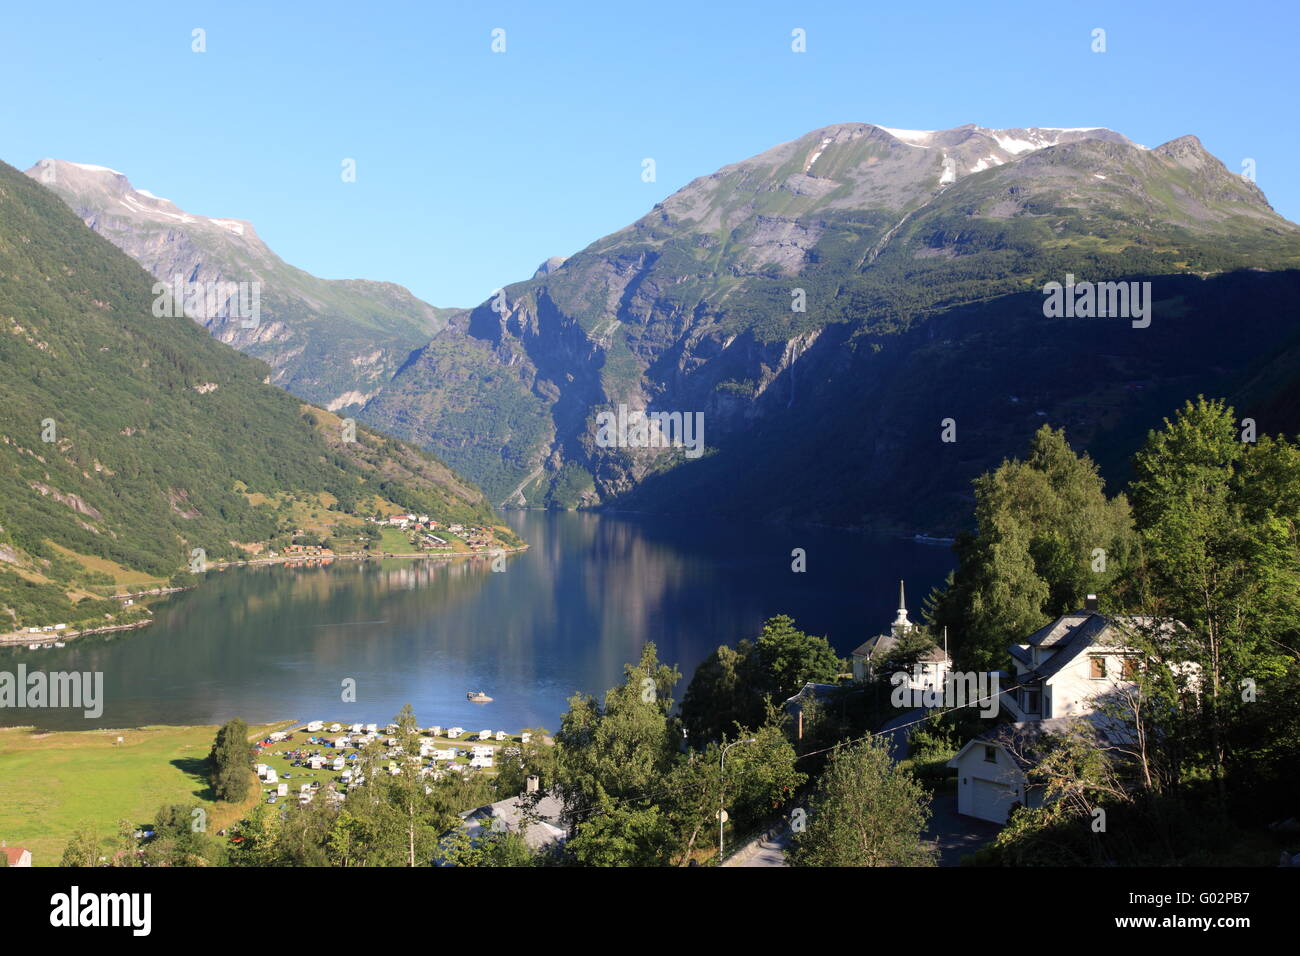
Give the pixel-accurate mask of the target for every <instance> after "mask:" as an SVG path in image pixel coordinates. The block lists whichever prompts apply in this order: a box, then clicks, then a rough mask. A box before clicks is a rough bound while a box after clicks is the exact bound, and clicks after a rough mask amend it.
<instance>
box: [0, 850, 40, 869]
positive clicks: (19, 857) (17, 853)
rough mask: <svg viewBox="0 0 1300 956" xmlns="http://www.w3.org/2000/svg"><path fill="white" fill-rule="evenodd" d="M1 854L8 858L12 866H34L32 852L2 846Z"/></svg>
mask: <svg viewBox="0 0 1300 956" xmlns="http://www.w3.org/2000/svg"><path fill="white" fill-rule="evenodd" d="M0 853H3V854H4V855H5V856H6V857H8V859H9V865H10V866H31V865H32V851H31V850H24V849H23V848H22V847H20V846H0Z"/></svg>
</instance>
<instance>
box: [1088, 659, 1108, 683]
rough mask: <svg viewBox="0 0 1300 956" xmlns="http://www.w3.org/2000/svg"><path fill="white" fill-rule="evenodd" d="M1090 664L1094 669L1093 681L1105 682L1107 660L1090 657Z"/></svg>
mask: <svg viewBox="0 0 1300 956" xmlns="http://www.w3.org/2000/svg"><path fill="white" fill-rule="evenodd" d="M1088 663H1089V665H1090V666H1091V668H1092V675H1091V676H1092V679H1093V680H1104V679H1105V678H1106V658H1104V657H1090V658H1088Z"/></svg>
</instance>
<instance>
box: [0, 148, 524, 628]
mask: <svg viewBox="0 0 1300 956" xmlns="http://www.w3.org/2000/svg"><path fill="white" fill-rule="evenodd" d="M153 285H154V283H153V280H152V279H151V278H150V276H149V275H148V274H147V273H146V272H144V271H143V270H142V269H141V268H140V266H139V265H138V264H137V263H136V262H134V261H132V260H131V259H130V258H129V257H128V256H126V255H125V254H123V253H122V252H121V251H120V250H119V249H117V248H115V247H114V246H113V245H112V244H111V243H109V242H108V241H106V240H105V239H104V238H103V237H101V236H99V235H96V234H95V233H94V232H92V231H91V230H89V229H87V228H86V227H85V225H84V224H83V223H82V222H81V221H80V220H79V219H78V218H77V217H76V216H75V215H73V213H72V212H70V211H69V209H68V208H67V206H65V205H64V204H63V203H62V202H60V201H59V200H58V199H57V198H56V197H55V196H54V195H53V194H52V193H51V192H49V191H48V190H46V189H44V188H42V187H41V186H40V185H38V184H37V183H36V182H34V181H32V180H31V179H29V178H27V177H25V176H23V175H22V174H21V173H20V172H19V171H18V170H16V169H14V168H13V167H10V166H7V165H5V164H3V163H0V407H2V408H3V409H4V417H3V420H2V421H0V615H3V616H0V631H7V630H10V629H11V627H12V626H13V625H21V624H24V623H29V622H34V623H39V624H46V623H51V622H53V621H65V622H66V621H75V620H77V619H78V618H77V614H78V613H82V612H84V611H85V607H84V606H81V605H80V602H82V601H89V602H90V604H89V605H87V606H88V607H90V608H91V609H92V610H93V611H94V614H93V617H95V618H100V619H102V618H103V616H104V615H105V614H107V615H109V616H112V615H113V614H114V613H115V612H116V611H118V610H120V606H119V605H118V604H117V602H114V601H103V600H97V599H100V598H103V597H104V596H105V595H106V594H109V593H111V592H113V591H116V590H121V589H122V588H124V587H125V588H127V589H129V588H130V587H131V586H133V585H140V586H156V585H157V584H159V583H160V582H165V581H166V580H167V579H168V578H169V577H170V576H172V575H173V574H175V573H176V572H179V571H182V570H183V569H185V568H187V567H193V565H192V564H191V562H192V560H193V559H194V557H195V553H196V551H197V552H198V553H199V554H200V555H201V557H200V559H199V564H200V566H205V565H206V563H207V562H209V561H221V560H239V559H247V558H250V557H252V556H255V555H264V554H265V553H266V550H267V547H268V542H270V541H272V540H273V539H285V540H287V539H288V538H290V537H293V536H295V534H296V533H303V532H304V531H307V532H311V534H312V535H313V536H316V535H319V536H325V535H342V536H344V537H348V536H353V535H361V534H363V533H364V532H365V531H366V530H367V529H366V528H365V517H367V516H370V515H373V514H374V513H375V512H381V513H382V512H388V513H391V512H392V511H394V510H399V509H400V510H407V511H418V512H427V513H428V514H430V515H437V516H439V517H440V518H441V519H442V520H455V521H461V522H465V523H471V524H474V525H488V526H492V525H495V524H496V521H495V519H494V517H493V514H492V511H491V508H490V506H489V504H488V501H487V499H486V498H485V497H484V495H483V493H482V491H480V490H479V489H478V488H476V487H475V486H474V485H473V484H472V483H470V482H468V481H465V480H464V479H463V478H461V477H460V476H459V475H457V474H455V473H454V472H453V471H452V470H451V469H449V468H448V467H447V466H446V465H445V464H443V463H442V462H441V461H439V460H438V459H437V458H435V457H434V456H433V455H431V454H430V453H428V452H427V451H424V450H422V449H419V448H417V447H415V446H413V445H409V444H407V443H404V442H401V441H399V440H396V439H393V438H390V437H388V436H386V435H382V434H380V433H378V432H375V431H372V430H370V429H368V428H365V427H364V426H362V427H358V428H356V429H355V434H352V429H350V428H349V427H347V426H346V424H345V423H344V422H343V421H342V420H341V419H340V418H339V417H338V416H336V415H333V414H332V413H330V412H329V411H327V410H325V409H321V408H316V407H313V406H311V405H308V404H305V403H304V402H303V401H301V400H300V399H298V398H295V397H294V396H292V395H290V394H289V393H287V392H285V391H283V390H282V389H280V388H277V387H275V386H273V385H271V384H269V379H270V378H271V370H270V369H269V368H268V366H267V365H266V364H265V363H264V362H262V361H260V360H258V359H255V358H252V357H249V356H246V355H242V354H240V353H239V352H237V351H235V350H234V349H231V348H229V347H227V346H226V345H223V344H222V343H220V342H218V341H216V340H214V339H213V338H212V337H211V336H209V335H208V334H207V333H206V332H205V331H204V330H203V329H201V328H200V327H199V326H198V325H197V324H196V323H195V322H193V321H191V320H190V319H189V318H186V317H185V315H183V314H180V315H168V314H161V315H160V314H159V310H158V309H157V308H156V305H157V298H156V297H155V295H154V292H153ZM295 334H298V335H305V333H304V332H302V331H296V332H295ZM496 537H497V539H498V540H500V541H502V542H504V543H507V544H513V543H516V542H517V539H515V538H514V536H513V535H512V534H510V533H509V531H508V529H504V528H498V529H497V532H496ZM74 605H77V606H76V607H74ZM106 607H107V610H105V608H106ZM82 616H83V617H84V613H82ZM6 618H7V619H6ZM101 623H102V620H101Z"/></svg>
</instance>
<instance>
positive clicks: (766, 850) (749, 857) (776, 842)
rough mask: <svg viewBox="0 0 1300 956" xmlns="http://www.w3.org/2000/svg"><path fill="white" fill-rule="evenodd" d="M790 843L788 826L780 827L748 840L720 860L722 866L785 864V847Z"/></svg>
mask: <svg viewBox="0 0 1300 956" xmlns="http://www.w3.org/2000/svg"><path fill="white" fill-rule="evenodd" d="M789 845H790V827H789V825H788V824H787V825H786V826H783V827H781V828H780V829H779V830H776V829H773V830H769V831H768V832H767V833H764V834H763V835H762V836H761V837H758V838H757V839H755V840H750V841H749V842H748V843H746V844H745V845H744V846H743V847H741V848H740V849H739V850H737V851H736V852H735V853H734V854H732V855H731V856H729V857H728V858H727V859H725V860H723V861H722V865H723V866H785V865H786V862H785V849H786V847H787V846H789Z"/></svg>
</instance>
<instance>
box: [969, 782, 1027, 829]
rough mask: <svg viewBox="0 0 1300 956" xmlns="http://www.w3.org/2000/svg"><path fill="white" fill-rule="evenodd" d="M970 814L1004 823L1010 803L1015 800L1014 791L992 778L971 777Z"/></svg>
mask: <svg viewBox="0 0 1300 956" xmlns="http://www.w3.org/2000/svg"><path fill="white" fill-rule="evenodd" d="M971 788H972V789H971V801H970V815H971V816H973V817H979V818H980V819H981V820H991V821H993V822H994V823H1006V822H1007V815H1008V814H1010V813H1011V804H1013V803H1015V802H1016V791H1015V790H1014V789H1012V788H1011V787H1008V786H1007V785H1005V784H1001V783H995V782H994V781H992V780H981V779H980V778H979V777H972V778H971Z"/></svg>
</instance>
